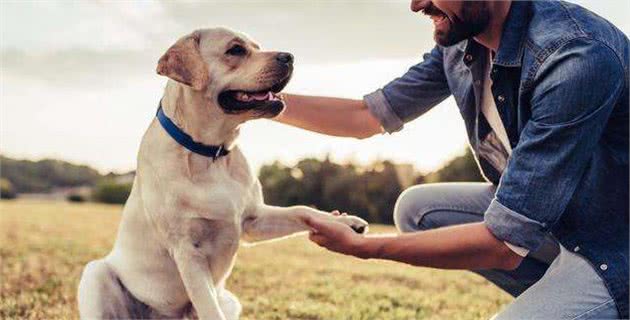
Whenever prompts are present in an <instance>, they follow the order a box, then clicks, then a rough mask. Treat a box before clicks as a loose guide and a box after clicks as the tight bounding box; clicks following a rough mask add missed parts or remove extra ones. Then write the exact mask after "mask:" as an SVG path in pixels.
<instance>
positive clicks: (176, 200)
mask: <svg viewBox="0 0 630 320" xmlns="http://www.w3.org/2000/svg"><path fill="white" fill-rule="evenodd" d="M292 71H293V56H292V55H291V54H289V53H285V52H274V51H262V50H261V49H260V47H259V46H258V45H257V44H256V43H255V42H253V41H252V40H251V39H249V38H248V37H247V36H245V35H243V34H240V33H236V32H233V31H230V30H228V29H225V28H213V29H202V30H197V31H194V32H193V33H191V34H189V35H187V36H185V37H183V38H181V39H179V40H178V41H177V42H176V43H175V44H174V45H172V46H171V47H170V48H169V49H168V50H167V51H166V53H165V54H164V55H163V56H162V57H161V58H160V60H159V62H158V66H157V72H158V74H160V75H163V76H166V77H168V78H169V79H168V82H167V85H166V88H165V90H164V95H163V97H162V100H161V103H160V104H161V105H160V109H159V111H158V116H157V117H156V119H154V120H153V121H152V123H151V124H150V126H149V128H148V129H147V131H146V133H145V134H144V136H143V138H142V142H141V144H140V150H139V153H138V163H137V172H136V177H135V180H134V183H133V187H132V190H131V193H130V196H129V198H128V200H127V202H126V204H125V206H124V209H123V214H122V219H121V222H120V226H119V230H118V235H117V238H116V242H115V244H114V247H113V249H112V251H111V252H110V253H109V254H108V255H107V256H106V257H105V258H103V259H100V260H95V261H91V262H89V263H88V264H87V265H86V266H85V268H84V270H83V274H82V276H81V280H80V283H79V288H78V304H79V313H80V316H81V318H84V319H88V318H89V319H93V318H96V319H120V318H125V319H128V318H200V319H212V320H223V319H238V317H239V315H240V312H241V305H240V303H239V302H238V299H237V298H236V297H235V296H234V295H233V294H232V293H230V292H229V291H228V290H227V289H226V288H225V282H226V279H227V277H228V276H229V274H230V272H231V269H232V266H233V264H234V260H235V255H236V251H237V249H238V247H239V242H240V240H244V241H247V242H258V241H264V240H270V239H276V238H281V237H287V236H290V235H294V234H297V233H300V232H303V231H308V230H309V228H308V226H307V225H306V223H305V221H306V219H308V218H309V217H314V216H317V217H320V218H324V219H330V220H334V221H338V222H340V223H343V224H345V225H348V226H349V227H351V228H353V229H354V230H355V231H356V232H360V233H361V232H365V231H366V230H367V223H366V222H365V221H364V220H362V219H360V218H358V217H355V216H350V215H332V214H329V213H326V212H323V211H319V210H316V209H312V208H310V207H307V206H294V207H288V208H282V207H275V206H270V205H266V204H265V203H264V202H263V196H262V191H261V186H260V183H259V181H258V180H257V179H256V177H255V176H254V175H253V173H252V172H251V170H250V168H249V165H248V164H247V161H246V159H245V157H244V156H243V154H242V153H241V151H240V150H239V148H238V146H237V145H236V139H237V137H238V135H239V127H240V125H241V124H243V123H244V122H246V121H249V120H253V119H259V118H272V117H275V116H277V115H278V114H280V113H281V112H282V110H283V109H284V107H285V105H284V102H283V100H282V99H281V96H280V94H279V92H280V91H281V90H282V89H283V88H284V87H285V86H286V84H287V83H288V82H289V79H290V78H291V74H292Z"/></svg>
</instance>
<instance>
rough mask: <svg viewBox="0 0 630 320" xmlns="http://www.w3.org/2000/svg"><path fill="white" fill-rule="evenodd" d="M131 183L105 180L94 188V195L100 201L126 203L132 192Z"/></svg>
mask: <svg viewBox="0 0 630 320" xmlns="http://www.w3.org/2000/svg"><path fill="white" fill-rule="evenodd" d="M131 186H132V185H131V184H128V183H125V184H121V183H115V182H112V181H105V182H101V183H99V184H98V185H97V186H96V188H95V189H94V194H93V195H92V197H93V198H94V200H96V201H98V202H104V203H116V204H124V203H125V202H126V201H127V198H129V194H130V193H131Z"/></svg>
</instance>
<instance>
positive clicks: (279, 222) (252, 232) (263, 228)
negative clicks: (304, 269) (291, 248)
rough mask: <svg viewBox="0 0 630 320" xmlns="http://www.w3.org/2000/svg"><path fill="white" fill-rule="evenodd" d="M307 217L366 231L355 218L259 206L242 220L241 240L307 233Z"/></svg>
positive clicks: (253, 240) (304, 208)
mask: <svg viewBox="0 0 630 320" xmlns="http://www.w3.org/2000/svg"><path fill="white" fill-rule="evenodd" d="M309 217H319V218H322V219H328V220H334V221H337V222H340V223H343V224H346V225H348V226H349V227H351V228H352V229H354V230H355V231H356V232H359V233H363V232H365V231H367V225H368V224H367V222H365V221H364V220H363V219H361V218H359V217H355V216H333V215H331V214H330V213H327V212H324V211H320V210H316V209H313V208H310V207H307V206H293V207H288V208H283V207H276V206H269V205H264V204H263V205H260V206H258V207H257V208H256V210H254V212H253V213H252V214H250V215H247V216H246V217H245V218H244V220H243V238H244V240H245V241H248V242H255V241H264V240H270V239H275V238H281V237H286V236H290V235H293V234H295V233H298V232H302V231H308V230H310V228H309V227H308V225H307V224H306V222H305V220H306V219H308V218H309Z"/></svg>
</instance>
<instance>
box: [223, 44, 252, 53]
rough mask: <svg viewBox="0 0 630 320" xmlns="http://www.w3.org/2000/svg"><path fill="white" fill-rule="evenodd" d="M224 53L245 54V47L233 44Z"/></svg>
mask: <svg viewBox="0 0 630 320" xmlns="http://www.w3.org/2000/svg"><path fill="white" fill-rule="evenodd" d="M225 54H228V55H231V56H244V55H246V54H247V49H245V48H244V47H243V46H242V45H240V44H235V45H233V46H232V47H231V48H230V49H228V51H226V52H225Z"/></svg>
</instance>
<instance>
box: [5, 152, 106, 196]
mask: <svg viewBox="0 0 630 320" xmlns="http://www.w3.org/2000/svg"><path fill="white" fill-rule="evenodd" d="M0 172H2V177H3V178H5V179H7V180H9V181H11V184H12V185H13V188H14V190H15V192H20V193H22V192H36V193H39V192H49V191H51V190H52V189H53V188H55V187H77V186H84V185H89V186H92V185H94V184H95V183H96V182H97V181H98V180H99V179H101V175H100V174H99V173H98V171H96V170H94V169H92V168H90V167H88V166H85V165H75V164H72V163H69V162H65V161H60V160H52V159H45V160H39V161H30V160H16V159H11V158H8V157H5V156H2V155H0Z"/></svg>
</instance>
